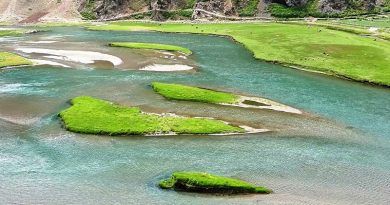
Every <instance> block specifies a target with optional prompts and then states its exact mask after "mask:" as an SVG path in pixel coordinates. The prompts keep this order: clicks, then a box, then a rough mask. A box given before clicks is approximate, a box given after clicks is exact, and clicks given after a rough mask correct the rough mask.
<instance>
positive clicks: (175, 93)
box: [152, 82, 239, 104]
mask: <svg viewBox="0 0 390 205" xmlns="http://www.w3.org/2000/svg"><path fill="white" fill-rule="evenodd" d="M152 88H153V89H154V91H156V92H157V93H158V94H160V95H162V96H164V97H165V98H167V99H170V100H183V101H195V102H205V103H214V104H219V103H226V104H234V103H236V102H237V101H238V100H239V96H237V95H234V94H231V93H225V92H219V91H214V90H208V89H204V88H197V87H192V86H187V85H180V84H169V83H160V82H153V83H152Z"/></svg>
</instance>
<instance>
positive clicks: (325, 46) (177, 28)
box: [89, 21, 390, 86]
mask: <svg viewBox="0 0 390 205" xmlns="http://www.w3.org/2000/svg"><path fill="white" fill-rule="evenodd" d="M89 29H92V30H120V31H134V30H154V31H162V32H188V33H200V34H217V35H226V36H231V37H232V38H233V39H235V40H236V41H238V42H240V43H242V44H243V45H244V46H245V47H246V48H248V49H249V50H250V51H251V52H253V54H254V57H255V58H257V59H262V60H266V61H272V62H278V63H282V64H287V65H295V66H299V67H303V68H306V69H311V70H314V71H321V72H324V73H327V74H332V75H338V76H343V77H346V78H350V79H354V80H357V81H363V82H370V83H375V84H380V85H387V86H390V66H389V64H390V42H389V41H385V40H380V39H373V38H368V37H362V36H359V35H355V34H351V33H347V32H343V31H337V30H333V29H329V28H324V27H321V26H314V25H312V26H308V25H294V24H281V23H232V24H226V23H225V24H182V23H180V24H179V23H164V24H155V23H138V22H126V21H123V22H113V23H110V24H108V25H103V26H94V27H89Z"/></svg>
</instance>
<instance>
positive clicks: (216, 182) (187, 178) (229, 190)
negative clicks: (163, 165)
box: [159, 172, 272, 194]
mask: <svg viewBox="0 0 390 205" xmlns="http://www.w3.org/2000/svg"><path fill="white" fill-rule="evenodd" d="M159 186H160V187H161V188H162V189H174V190H178V191H188V192H202V193H223V194H240V193H241V194H243V193H258V194H269V193H271V192H272V190H270V189H268V188H265V187H258V186H255V185H253V184H250V183H248V182H245V181H242V180H239V179H233V178H228V177H222V176H216V175H211V174H208V173H201V172H174V173H173V174H172V176H171V177H170V178H169V179H166V180H162V181H161V182H160V183H159Z"/></svg>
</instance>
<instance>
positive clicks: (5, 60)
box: [0, 52, 32, 68]
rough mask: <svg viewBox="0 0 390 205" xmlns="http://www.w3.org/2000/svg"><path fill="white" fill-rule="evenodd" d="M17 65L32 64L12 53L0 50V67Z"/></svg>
mask: <svg viewBox="0 0 390 205" xmlns="http://www.w3.org/2000/svg"><path fill="white" fill-rule="evenodd" d="M19 65H32V62H31V61H30V60H28V59H26V58H23V57H22V56H19V55H16V54H13V53H9V52H0V68H3V67H8V66H19Z"/></svg>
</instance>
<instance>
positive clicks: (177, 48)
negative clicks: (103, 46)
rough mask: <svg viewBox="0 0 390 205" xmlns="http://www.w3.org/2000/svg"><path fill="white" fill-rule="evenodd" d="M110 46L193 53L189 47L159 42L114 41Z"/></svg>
mask: <svg viewBox="0 0 390 205" xmlns="http://www.w3.org/2000/svg"><path fill="white" fill-rule="evenodd" d="M110 46H112V47H125V48H131V49H152V50H164V51H174V52H180V53H183V54H185V55H191V54H192V51H191V50H190V49H188V48H183V47H180V46H174V45H166V44H157V43H135V42H113V43H110Z"/></svg>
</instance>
